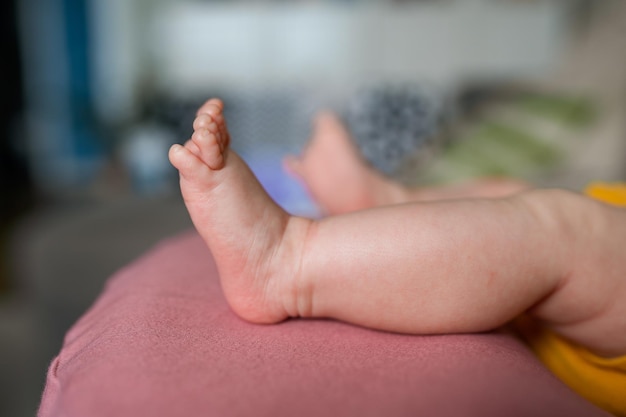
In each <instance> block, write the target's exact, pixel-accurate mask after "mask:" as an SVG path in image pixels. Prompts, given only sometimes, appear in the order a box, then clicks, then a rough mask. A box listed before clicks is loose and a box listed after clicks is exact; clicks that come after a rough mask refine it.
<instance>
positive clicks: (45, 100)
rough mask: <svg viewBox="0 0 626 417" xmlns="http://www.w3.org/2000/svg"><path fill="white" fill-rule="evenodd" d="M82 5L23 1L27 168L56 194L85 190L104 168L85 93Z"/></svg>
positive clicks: (67, 0) (86, 41)
mask: <svg viewBox="0 0 626 417" xmlns="http://www.w3.org/2000/svg"><path fill="white" fill-rule="evenodd" d="M87 6H88V4H87V0H43V1H41V0H23V1H22V2H21V3H20V8H19V15H20V19H19V21H20V35H21V43H22V55H23V63H24V65H23V66H24V73H25V77H24V81H25V95H26V115H27V117H26V121H27V131H28V140H29V143H28V146H27V147H26V149H27V150H28V152H29V155H28V157H29V160H30V162H31V163H30V167H31V169H32V172H33V178H34V181H35V183H36V185H37V186H38V187H39V188H40V189H43V190H46V191H49V192H53V193H56V192H58V191H72V190H74V189H81V188H85V187H87V186H89V185H91V183H92V182H93V180H94V179H95V177H96V175H97V173H98V172H99V170H100V168H101V167H102V165H103V163H104V156H105V155H104V153H105V149H104V145H103V143H102V141H101V140H100V138H99V137H98V136H99V135H98V129H97V123H96V117H95V114H94V110H93V103H92V95H91V88H90V73H91V69H90V65H89V62H90V61H89V48H90V37H89V30H88V21H87Z"/></svg>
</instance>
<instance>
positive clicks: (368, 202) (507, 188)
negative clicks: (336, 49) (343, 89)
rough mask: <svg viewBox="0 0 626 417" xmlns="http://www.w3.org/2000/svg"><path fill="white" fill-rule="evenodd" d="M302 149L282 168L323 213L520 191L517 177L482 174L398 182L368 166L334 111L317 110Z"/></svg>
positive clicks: (487, 196) (521, 185)
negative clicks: (434, 183)
mask: <svg viewBox="0 0 626 417" xmlns="http://www.w3.org/2000/svg"><path fill="white" fill-rule="evenodd" d="M313 127H314V129H313V135H312V136H311V139H310V141H309V144H308V146H307V148H306V149H305V151H304V153H303V154H302V155H301V156H298V157H294V156H292V157H288V158H286V159H285V166H286V169H287V170H288V171H289V172H291V173H293V174H294V175H295V176H296V177H298V178H300V179H301V180H302V182H303V183H304V185H305V186H306V187H307V189H308V190H309V192H310V193H311V195H312V197H313V199H314V200H315V201H316V202H317V203H318V205H319V206H320V208H321V209H322V210H324V211H325V212H326V213H327V214H341V213H347V212H351V211H356V210H362V209H365V208H370V207H375V206H382V205H390V204H401V203H407V202H411V201H433V200H443V199H457V198H477V197H486V198H497V197H504V196H507V195H510V194H514V193H517V192H520V191H522V190H525V189H527V188H528V185H527V184H526V183H524V182H522V181H519V180H513V179H498V178H485V179H479V180H474V181H471V182H468V183H463V184H455V185H447V186H440V187H419V188H411V187H406V186H403V185H400V184H398V183H396V182H394V181H392V180H391V179H389V178H387V177H385V176H383V175H381V174H380V173H378V172H377V171H375V170H374V169H373V168H371V167H370V166H368V165H367V164H366V163H365V161H363V159H362V158H361V155H360V154H359V152H358V150H357V149H356V147H355V146H354V144H353V142H352V138H351V137H350V133H349V132H348V131H347V130H346V128H345V127H344V125H343V124H342V123H341V121H340V120H339V119H338V118H337V116H336V115H334V114H333V113H330V112H321V113H320V114H319V115H318V116H317V118H316V119H315V121H314V123H313Z"/></svg>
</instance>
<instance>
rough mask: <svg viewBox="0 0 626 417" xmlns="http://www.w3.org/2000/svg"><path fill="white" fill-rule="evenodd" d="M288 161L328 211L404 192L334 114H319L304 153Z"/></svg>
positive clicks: (367, 204)
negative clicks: (363, 151) (377, 168)
mask: <svg viewBox="0 0 626 417" xmlns="http://www.w3.org/2000/svg"><path fill="white" fill-rule="evenodd" d="M284 163H285V169H286V170H287V171H288V172H290V173H291V174H293V175H295V176H296V177H298V178H300V179H301V180H302V181H303V182H304V185H305V186H306V187H307V189H308V191H309V193H310V194H311V196H312V197H313V199H314V200H315V201H316V202H317V204H318V205H319V206H320V208H321V209H322V210H323V211H325V212H326V214H340V213H346V212H351V211H356V210H361V209H365V208H369V207H373V206H377V205H383V204H392V203H394V202H395V194H398V193H402V191H401V187H400V186H398V185H396V184H395V183H393V182H392V181H390V180H388V179H386V178H384V177H383V176H382V175H380V174H379V173H378V172H376V171H375V170H374V169H373V168H371V167H369V166H368V165H367V164H366V163H365V161H364V160H363V159H362V158H361V155H360V154H359V151H358V150H357V149H356V147H355V146H354V144H353V143H352V139H351V137H350V133H348V131H347V130H346V128H345V127H344V126H343V124H342V123H341V121H340V120H339V119H338V118H337V116H336V115H334V114H333V113H329V112H323V113H320V114H319V115H318V117H317V118H316V120H315V121H314V130H313V135H312V137H311V139H310V141H309V144H308V146H307V148H306V149H305V151H304V153H303V154H302V155H301V156H299V157H295V156H291V157H288V158H286V159H285V161H284Z"/></svg>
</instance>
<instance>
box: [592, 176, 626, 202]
mask: <svg viewBox="0 0 626 417" xmlns="http://www.w3.org/2000/svg"><path fill="white" fill-rule="evenodd" d="M585 194H587V195H588V196H589V197H592V198H595V199H596V200H600V201H603V202H605V203H609V204H613V205H616V206H621V207H626V184H625V183H622V182H616V183H606V182H592V183H591V184H589V185H588V186H587V188H585Z"/></svg>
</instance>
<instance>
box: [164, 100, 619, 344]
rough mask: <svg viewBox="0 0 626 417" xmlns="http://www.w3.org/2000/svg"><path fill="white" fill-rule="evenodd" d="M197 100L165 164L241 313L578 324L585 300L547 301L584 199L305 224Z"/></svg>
mask: <svg viewBox="0 0 626 417" xmlns="http://www.w3.org/2000/svg"><path fill="white" fill-rule="evenodd" d="M203 108H204V109H205V110H206V112H204V113H201V114H200V115H199V116H198V118H197V119H196V121H195V122H194V127H195V132H194V134H193V136H192V139H191V141H190V142H188V143H187V144H186V145H185V146H184V147H183V146H174V147H173V148H172V150H171V152H170V159H171V161H172V163H173V164H174V165H175V166H176V167H177V168H178V169H179V171H180V174H181V190H182V193H183V197H184V199H185V203H186V204H187V207H188V210H189V213H190V215H191V218H192V220H193V221H194V224H195V225H196V227H197V229H198V231H199V233H200V234H201V236H202V237H203V238H204V240H205V241H206V243H207V244H208V246H209V247H210V248H211V251H212V253H213V255H214V257H215V260H216V263H217V266H218V269H219V272H220V279H221V281H222V286H223V288H224V293H225V295H226V298H227V299H228V301H229V303H230V305H231V306H232V307H233V310H234V311H235V312H237V313H238V314H239V315H241V316H242V317H243V318H245V319H247V320H250V321H254V322H261V323H272V322H276V321H280V320H282V319H285V318H287V317H331V318H336V319H341V320H345V321H348V322H351V323H355V324H359V325H363V326H366V327H371V328H377V329H383V330H390V331H398V332H407V333H421V334H423V333H449V332H475V331H484V330H489V329H493V328H495V327H497V326H500V325H502V324H504V323H506V322H507V321H509V320H510V319H512V318H514V317H515V316H517V315H518V314H520V313H521V312H523V311H526V310H527V309H529V308H534V309H535V310H536V311H538V312H539V315H540V317H541V318H545V319H549V320H551V321H553V322H557V321H558V320H561V319H563V321H562V323H561V324H563V323H565V322H566V321H567V320H568V319H569V318H568V317H567V308H569V309H570V311H575V312H576V314H578V316H577V317H576V318H575V320H580V319H581V317H583V316H584V313H585V312H586V313H589V312H590V311H592V310H593V308H591V307H593V306H595V305H596V304H597V303H596V302H590V303H589V304H588V305H585V307H584V308H583V310H584V311H583V316H581V315H580V310H581V309H580V308H578V307H580V306H582V305H584V303H580V302H578V303H574V304H576V305H573V306H572V305H571V304H572V303H571V300H568V299H567V297H566V298H565V299H562V297H561V298H560V295H561V294H564V293H567V292H566V290H568V291H569V289H571V288H572V285H573V284H572V283H573V282H576V281H578V282H579V281H580V280H575V279H573V278H572V277H573V274H571V271H572V259H573V258H574V260H576V259H575V258H576V256H578V255H581V256H580V258H582V257H584V255H586V256H589V255H588V254H589V253H591V252H593V251H590V250H588V249H586V250H587V253H585V252H581V251H574V250H573V249H574V248H580V247H581V245H580V240H579V237H580V236H579V235H577V234H576V233H574V232H573V231H576V230H580V228H578V229H576V228H572V227H570V225H571V223H572V222H571V221H570V219H571V218H572V216H577V215H578V214H579V212H580V210H574V209H573V208H575V207H577V205H580V203H579V202H580V201H583V200H584V201H585V203H584V204H587V203H586V201H587V200H586V199H583V197H581V196H574V195H573V194H570V193H566V192H559V191H554V192H550V191H547V192H546V191H543V192H542V191H532V192H528V193H521V194H517V195H515V196H512V197H509V198H506V199H495V200H486V199H483V200H467V201H444V202H438V203H422V204H416V203H413V204H404V205H395V206H391V207H380V208H375V209H371V210H365V211H359V212H354V213H349V214H345V215H341V216H334V217H328V218H325V219H322V220H319V221H312V220H308V219H303V218H298V217H293V216H290V215H288V214H287V213H285V212H284V211H283V210H282V209H280V208H279V207H278V206H277V205H276V204H274V202H273V201H272V200H271V199H270V198H269V197H268V196H267V194H266V193H265V191H264V190H263V189H262V187H261V186H260V185H259V183H258V182H257V181H256V179H255V178H254V176H253V175H252V173H251V172H250V170H249V169H248V168H247V166H246V165H245V164H244V162H243V161H242V160H241V159H240V158H239V157H238V156H237V155H236V154H235V153H234V152H232V151H231V150H230V148H229V147H228V143H229V140H230V139H229V136H228V132H227V129H226V126H225V124H224V122H223V117H222V116H221V110H222V105H221V102H218V101H215V102H213V103H211V102H208V104H207V105H205V106H203ZM563 201H565V204H563ZM579 217H580V216H579ZM582 217H584V216H582ZM585 233H587V234H588V232H587V229H585ZM620 236H621V235H620ZM574 255H576V256H574ZM576 261H577V260H576ZM600 266H601V265H600ZM612 268H613V269H616V268H614V267H612ZM616 270H617V269H616ZM579 287H580V286H579ZM596 287H599V286H598V285H596ZM590 294H593V292H589V294H586V293H585V292H584V291H583V292H579V293H576V297H578V298H579V301H580V300H589V298H590ZM576 297H575V298H576ZM554 300H556V301H554ZM559 300H563V301H559ZM568 303H569V304H568ZM564 306H565V307H567V308H565V307H564ZM572 309H573V310H572ZM570 335H572V336H574V337H576V335H575V332H571V333H570ZM579 339H580V340H583V338H579Z"/></svg>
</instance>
